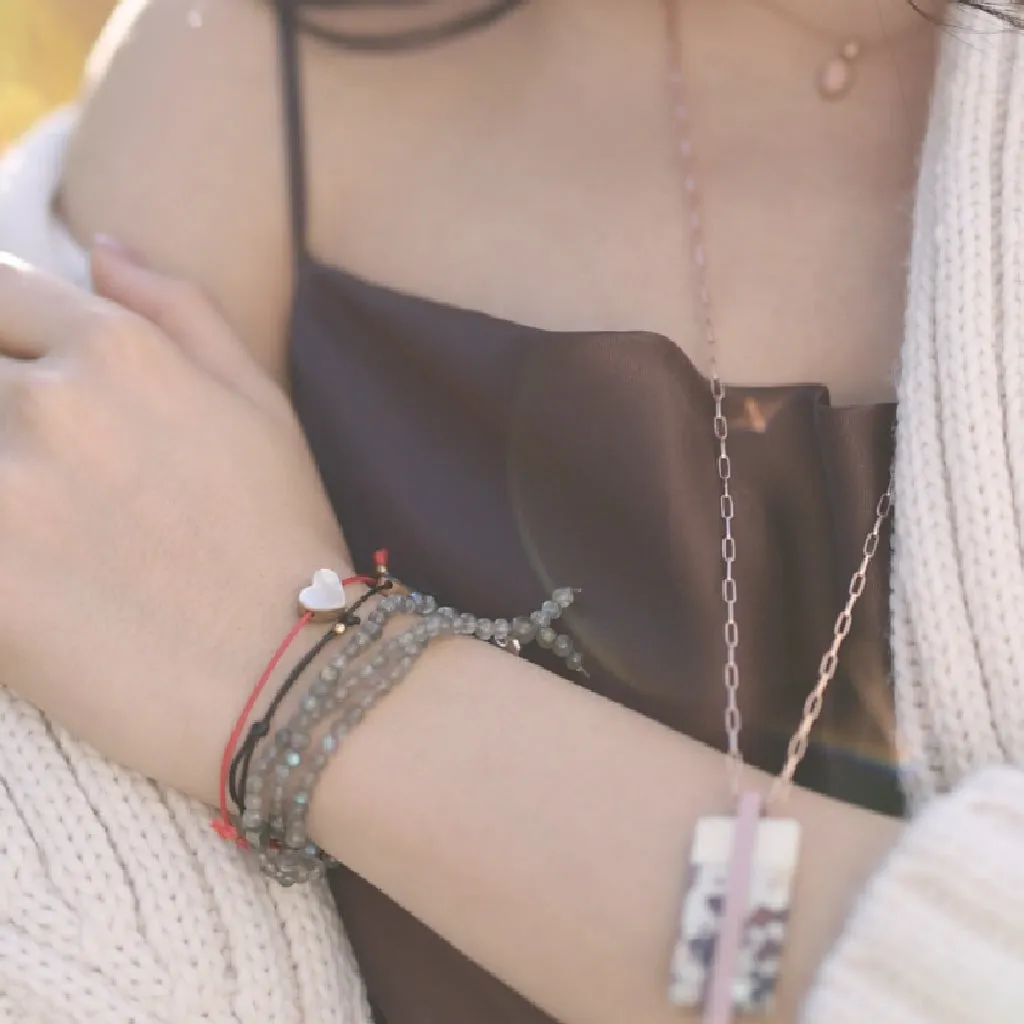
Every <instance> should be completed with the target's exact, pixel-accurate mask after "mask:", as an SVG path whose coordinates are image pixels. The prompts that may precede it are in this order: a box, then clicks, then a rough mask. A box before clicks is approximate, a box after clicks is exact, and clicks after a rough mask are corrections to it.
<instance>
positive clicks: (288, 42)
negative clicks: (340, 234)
mask: <svg viewBox="0 0 1024 1024" xmlns="http://www.w3.org/2000/svg"><path fill="white" fill-rule="evenodd" d="M275 4H276V7H277V24H278V32H277V35H278V43H279V46H280V51H281V52H280V63H281V102H282V108H283V113H284V128H285V144H286V146H287V158H288V166H287V170H288V199H289V204H290V207H291V219H292V245H293V248H294V253H293V255H294V258H295V264H296V267H298V266H299V264H301V262H302V261H303V260H304V259H305V257H306V254H307V248H306V129H305V119H304V118H303V116H302V67H301V64H300V61H299V46H298V26H297V24H296V17H295V9H294V3H293V0H275Z"/></svg>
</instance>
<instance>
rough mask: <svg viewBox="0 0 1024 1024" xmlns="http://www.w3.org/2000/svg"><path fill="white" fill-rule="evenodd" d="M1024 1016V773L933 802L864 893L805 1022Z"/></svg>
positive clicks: (940, 1021) (977, 782)
mask: <svg viewBox="0 0 1024 1024" xmlns="http://www.w3.org/2000/svg"><path fill="white" fill-rule="evenodd" d="M1022 1020H1024V772H1022V771H1019V770H1017V769H1013V768H990V769H986V770H984V771H981V772H978V773H977V774H975V775H974V776H972V777H971V778H969V779H968V780H967V781H966V782H964V783H963V784H962V785H961V786H960V787H959V789H957V790H956V791H955V792H954V793H952V794H951V795H949V796H945V797H942V798H940V799H938V800H936V801H934V802H933V803H932V804H930V805H929V806H928V807H927V808H926V809H925V810H924V811H923V812H922V813H921V814H920V816H919V817H918V818H916V819H915V820H914V821H913V822H912V823H911V824H910V825H909V826H908V828H907V830H906V832H905V834H904V836H903V838H902V840H901V842H900V844H899V845H898V847H897V848H896V850H895V851H894V853H893V854H892V855H891V857H890V858H889V860H888V862H887V864H886V865H885V866H884V867H883V868H882V870H881V871H880V872H879V873H878V874H877V875H876V877H875V878H874V880H873V881H872V882H871V884H870V885H869V886H868V888H867V890H866V891H865V892H864V893H863V894H862V896H861V897H860V900H859V902H858V904H857V906H856V907H855V909H854V911H853V913H852V915H851V917H850V919H849V922H848V924H847V927H846V929H845V931H844V934H843V936H842V937H841V939H840V941H839V943H838V945H837V946H836V948H835V950H834V951H833V953H832V955H831V956H830V957H829V959H828V961H827V962H826V963H825V965H824V967H823V968H822V970H821V972H820V975H819V977H818V979H817V983H816V985H815V987H814V989H813V991H812V992H811V995H810V997H809V999H808V1000H807V1002H806V1004H805V1007H804V1012H803V1015H802V1017H801V1021H802V1024H864V1021H871V1022H872V1024H954V1022H955V1024H968V1022H975V1021H986V1022H988V1024H1011V1022H1013V1024H1015V1022H1019V1021H1022Z"/></svg>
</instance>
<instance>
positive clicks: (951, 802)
mask: <svg viewBox="0 0 1024 1024" xmlns="http://www.w3.org/2000/svg"><path fill="white" fill-rule="evenodd" d="M73 119H74V114H73V112H64V113H61V114H58V115H57V116H56V117H54V118H51V119H50V120H49V121H47V122H45V123H44V124H42V125H40V126H39V128H37V129H36V130H35V131H34V132H33V133H32V134H31V135H30V136H29V137H28V138H27V139H26V140H25V141H24V142H23V143H22V144H21V145H20V146H19V147H18V148H17V149H16V150H15V151H13V152H12V153H11V154H9V155H8V156H7V157H6V158H5V160H4V161H3V162H2V163H0V247H3V248H5V249H9V250H11V251H14V252H15V253H17V254H18V255H20V256H22V257H24V258H26V259H28V260H30V261H32V262H34V263H36V264H38V265H40V266H42V267H44V268H47V269H49V270H51V271H54V272H56V273H59V274H62V275H64V276H66V277H68V278H70V279H71V280H75V281H77V282H79V283H81V284H83V285H85V284H87V283H88V275H87V270H86V263H85V259H84V256H83V254H82V253H81V251H80V250H78V249H77V247H76V246H75V245H74V243H73V242H72V241H71V240H70V238H69V237H68V236H67V234H66V233H65V232H64V230H63V228H62V227H61V225H60V224H59V223H57V222H56V221H55V219H54V218H53V216H52V215H51V212H50V208H51V202H50V201H51V199H52V196H53V194H54V190H55V187H56V183H57V181H58V179H59V175H60V166H61V159H62V155H63V149H64V144H65V142H66V139H67V135H68V133H69V132H70V130H71V128H72V126H73ZM898 433H899V436H898V445H897V467H896V489H897V506H896V521H895V552H894V554H895V557H894V566H893V601H892V641H893V654H894V670H895V683H896V696H897V711H898V720H899V726H900V730H901V735H902V739H903V743H904V747H905V750H904V756H905V760H906V767H907V785H908V790H909V791H910V793H911V795H912V797H913V798H914V805H915V808H916V809H917V812H918V813H917V815H916V817H915V818H914V820H913V822H912V823H911V824H910V825H909V827H908V828H907V829H906V831H905V833H904V837H903V839H902V841H901V843H900V845H899V847H898V848H897V849H896V851H895V852H894V853H893V855H892V856H891V858H890V860H889V862H888V863H887V865H886V866H885V867H884V868H883V869H882V870H881V871H880V872H879V873H878V875H877V876H876V877H875V879H874V880H873V881H872V883H871V884H870V885H869V887H868V888H867V890H866V891H865V892H864V893H863V894H862V896H861V898H860V899H859V901H858V904H857V906H856V907H855V908H853V912H852V914H851V916H850V919H849V923H848V926H847V928H846V930H845V933H844V934H843V936H842V937H841V939H840V941H839V942H838V944H837V946H836V948H835V949H834V950H833V951H832V954H831V955H830V957H829V958H828V960H827V962H826V963H825V965H824V967H823V968H822V971H821V972H820V975H819V978H818V980H817V983H816V985H815V988H814V990H813V992H812V993H811V995H810V997H809V998H808V1000H807V1003H806V1006H805V1008H804V1011H803V1015H802V1020H803V1021H804V1022H805V1024H865V1022H868V1021H870V1022H871V1024H945V1022H949V1024H953V1022H956V1024H982V1022H984V1024H1022V1022H1024V772H1022V771H1020V770H1019V769H1021V768H1024V629H1022V626H1024V540H1022V531H1024V34H1014V33H1011V32H1009V31H1003V30H1000V29H997V28H996V26H995V25H994V24H993V22H992V21H991V20H989V19H987V18H983V17H981V16H978V15H973V14H970V13H962V14H959V15H958V27H957V29H956V30H955V31H953V32H951V33H950V34H949V38H948V39H947V41H946V44H945V47H944V53H943V55H942V59H941V62H940V70H939V74H938V80H937V84H936V91H935V96H934V103H933V113H932V118H931V125H930V129H929V132H928V137H927V141H926V144H925V148H924V156H923V160H922V168H921V178H920V187H919V193H918V202H917V214H916V231H915V236H914V244H913V253H912V259H911V272H910V294H909V303H908V312H907V321H906V341H905V346H904V351H903V359H902V371H901V399H900V414H899V431H898ZM946 794H949V795H946ZM208 817H209V814H208V812H207V811H206V810H205V809H203V808H200V807H198V806H196V805H195V804H193V803H192V802H190V801H188V800H186V799H184V798H183V797H180V796H178V795H176V794H174V793H168V792H166V791H164V790H162V789H160V788H159V787H157V786H155V785H153V784H151V783H149V782H146V781H144V780H142V779H140V778H138V777H136V776H134V775H132V774H130V773H127V772H124V771H121V770H120V769H118V768H115V767H114V766H112V765H110V764H108V763H106V762H104V761H103V760H101V759H100V758H98V757H96V756H95V755H94V754H92V753H90V752H89V751H87V750H85V749H83V748H82V747H81V746H80V745H78V744H76V743H75V742H73V741H72V740H71V739H70V738H69V737H67V736H66V735H64V734H62V733H60V732H59V731H58V730H55V729H53V728H52V727H51V726H50V725H49V724H48V723H47V722H46V721H44V720H43V719H42V718H41V717H40V716H39V715H38V714H37V713H36V712H34V711H33V710H32V709H30V708H28V707H27V706H25V705H24V704H23V703H21V702H19V701H17V700H15V699H13V698H12V697H10V696H9V695H7V694H5V693H4V691H2V690H0V1021H10V1022H14V1021H17V1022H19V1024H44V1022H45V1024H55V1022H60V1024H65V1022H85V1021H89V1022H103V1024H121V1022H123V1024H128V1022H133V1024H191V1022H194V1021H210V1022H214V1024H219V1022H224V1024H229V1022H238V1024H285V1022H287V1024H366V1021H367V1019H368V1015H367V1010H366V1006H365V1003H364V999H363V994H362V988H361V985H360V982H359V978H358V974H357V972H356V968H355V965H354V963H353V961H352V957H351V952H350V950H349V947H348V945H347V943H346V941H345V938H344V935H343V932H342V930H341V925H340V923H339V922H338V920H337V917H336V915H335V914H334V911H333V908H332V906H331V904H330V900H329V896H328V894H327V893H326V891H325V889H324V888H323V887H320V886H313V887H308V888H300V889H291V890H281V889H279V888H277V887H276V886H274V885H272V884H267V883H265V882H264V881H263V880H262V879H261V878H259V876H258V875H257V874H256V872H255V871H254V870H253V867H252V864H251V863H250V862H249V860H248V859H247V858H246V857H245V856H244V855H243V854H241V853H239V852H238V851H236V850H234V849H233V848H230V847H228V846H226V845H225V844H223V843H222V842H220V841H219V840H218V839H216V838H215V837H214V835H213V833H212V831H211V830H210V829H209V827H208V824H207V820H208ZM808 841H811V842H813V837H808ZM666 955H667V954H666ZM481 1024H487V1022H481Z"/></svg>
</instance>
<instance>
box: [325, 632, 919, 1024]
mask: <svg viewBox="0 0 1024 1024" xmlns="http://www.w3.org/2000/svg"><path fill="white" fill-rule="evenodd" d="M681 685H684V681H683V680H681ZM763 781H764V777H763V776H760V775H759V774H758V773H756V772H751V773H750V782H751V783H752V784H757V785H760V784H762V783H763ZM728 806H729V801H728V791H727V788H726V785H725V764H724V760H723V758H722V756H721V755H720V754H718V753H716V752H714V751H712V750H710V749H708V748H707V747H704V746H702V745H701V744H698V743H696V742H694V741H693V740H690V739H688V738H686V737H684V736H680V735H678V734H676V733H674V732H672V731H671V730H669V729H667V728H664V727H662V726H660V725H657V724H655V723H653V722H651V721H649V720H647V719H645V718H643V717H642V716H640V715H637V714H634V713H632V712H630V711H626V710H624V709H623V708H621V707H618V706H616V705H614V704H612V703H610V702H608V701H606V700H604V699H602V698H599V697H595V696H594V695H592V694H590V693H589V692H587V691H584V690H582V689H580V688H578V687H575V686H573V685H571V684H569V683H566V682H564V681H562V680H561V679H559V678H557V677H555V676H553V675H551V674H549V673H547V672H544V671H542V670H540V669H538V668H536V667H533V666H531V665H529V664H528V663H525V662H522V661H518V660H515V659H512V658H509V657H508V656H506V655H503V654H501V653H500V652H496V651H494V650H492V649H489V648H487V647H485V646H484V645H482V644H477V643H473V642H471V641H462V640H456V641H451V642H446V643H444V644H441V645H439V646H438V647H437V649H436V650H433V651H431V652H428V654H427V656H426V657H425V658H424V660H423V662H422V663H421V665H420V667H418V668H417V670H416V671H415V672H414V673H413V674H412V676H411V677H410V678H409V680H408V681H407V682H406V683H405V684H403V686H402V687H401V688H400V689H399V690H398V691H397V692H395V693H394V694H393V695H391V696H390V697H388V698H387V700H386V701H384V702H383V703H382V705H381V706H380V707H379V708H378V709H377V710H375V711H374V713H373V715H372V716H371V717H370V719H369V720H368V721H367V723H366V725H365V726H364V727H363V728H362V729H360V730H357V732H356V733H355V735H354V736H353V737H352V739H351V740H350V741H349V745H348V746H347V747H346V748H343V750H342V752H341V754H340V755H339V756H338V758H337V760H336V761H335V762H334V763H333V764H332V765H331V766H330V767H329V769H328V771H327V774H326V775H325V777H324V779H323V782H322V784H321V786H320V788H319V791H318V793H317V795H316V797H315V799H314V802H313V808H312V814H313V816H312V825H313V829H314V833H315V835H316V837H317V838H318V840H319V841H320V842H321V843H322V844H323V845H325V846H326V847H327V848H328V849H330V850H331V851H332V852H335V853H336V854H337V855H339V856H340V857H341V858H342V859H343V860H344V861H345V862H346V863H347V864H349V865H350V866H351V867H352V868H353V869H355V870H356V871H358V872H359V873H360V874H362V875H364V876H365V877H366V878H367V879H368V880H369V881H371V882H372V883H373V884H374V885H376V886H378V887H379V888H381V889H382V890H384V891H385V892H386V893H387V894H388V895H389V896H391V897H392V898H394V899H395V900H397V901H398V902H399V903H400V904H402V905H403V906H404V907H406V908H407V909H408V910H410V911H411V912H412V913H413V914H415V915H416V916H417V917H418V918H420V919H421V920H422V921H424V922H425V923H427V924H428V925H430V926H431V927H432V928H434V929H435V930H436V931H438V932H439V933H440V934H442V935H443V936H445V938H447V939H448V940H449V941H451V942H452V943H453V944H455V945H456V946H457V947H458V948H460V949H461V950H463V951H464V952H465V953H467V954H468V955H469V956H471V957H472V958H473V959H474V960H476V961H478V962H479V963H481V964H482V965H483V966H485V967H487V968H488V969H489V970H491V971H492V972H493V973H494V974H496V975H497V976H499V977H500V978H502V980H504V981H506V982H507V983H508V984H510V985H511V986H512V987H513V988H515V989H517V990H518V991H520V992H521V993H523V994H524V995H526V996H527V997H528V998H529V999H531V1000H533V1001H534V1002H536V1003H537V1004H538V1005H540V1006H541V1007H542V1008H544V1009H545V1010H546V1011H547V1012H548V1013H550V1014H551V1015H552V1016H554V1017H555V1018H556V1019H558V1020H560V1021H564V1022H566V1024H604V1022H608V1024H620V1022H622V1021H631V1022H636V1024H660V1022H665V1024H670V1022H676V1024H678V1022H679V1020H680V1015H679V1013H678V1012H677V1011H676V1012H673V1011H672V1010H670V1008H669V1007H668V1005H667V1003H666V995H665V993H666V985H667V979H668V973H667V972H668V959H669V953H670V949H671V946H672V943H673V942H674V940H675V937H676V927H677V914H678V909H679V903H680V897H681V893H682V886H683V883H684V878H685V871H686V865H687V863H688V857H689V845H690V841H691V839H692V835H693V829H694V823H695V821H696V819H697V818H698V817H699V816H700V815H702V814H706V813H722V812H723V811H725V810H726V809H727V808H728ZM788 813H791V814H793V815H794V816H796V817H797V818H799V819H800V821H801V822H802V824H803V826H804V846H805V851H804V855H803V858H802V861H801V866H800V870H799V873H798V875H797V882H796V891H795V907H794V917H793V923H792V926H791V936H790V943H789V947H788V952H787V959H786V966H785V969H784V974H783V981H782V986H781V991H780V996H781V999H780V1002H779V1005H778V1008H777V1010H776V1014H775V1017H774V1019H775V1020H778V1021H792V1020H794V1019H795V1016H796V1007H797V1005H798V1004H799V1002H800V1000H801V998H802V996H803V995H804V993H805V992H806V990H807V988H808V985H809V983H810V980H811V977H812V973H813V972H814V970H815V969H816V967H817V965H818V964H819V962H820V961H821V959H822V956H823V955H824V953H825V952H826V951H827V949H828V948H829V946H830V945H831V944H832V942H833V940H834V939H835V937H836V935H837V934H838V933H839V931H840V929H841V927H842V922H843V919H844V918H845V916H846V914H847V912H848V910H849V907H850V904H851V901H852V899H853V897H854V895H855V894H856V893H857V892H858V891H859V890H860V889H861V888H862V887H863V885H864V883H865V881H866V879H867V877H868V875H869V874H870V873H871V872H872V871H873V870H874V869H875V867H876V866H877V865H878V863H879V861H880V859H881V858H882V856H883V855H884V854H885V852H886V851H887V850H888V849H889V848H890V846H891V845H892V843H893V842H894V840H895V838H896V836H897V833H898V829H899V825H898V824H897V823H895V822H893V821H890V820H887V819H884V818H880V817H877V816H875V815H872V814H868V813H866V812H864V811H860V810H856V809H854V808H851V807H847V806H844V805H841V804H838V803H835V802H833V801H830V800H827V799H824V798H822V797H819V796H816V795H813V794H810V793H806V792H800V791H797V792H796V793H795V794H794V795H793V797H792V800H791V803H790V805H789V807H788Z"/></svg>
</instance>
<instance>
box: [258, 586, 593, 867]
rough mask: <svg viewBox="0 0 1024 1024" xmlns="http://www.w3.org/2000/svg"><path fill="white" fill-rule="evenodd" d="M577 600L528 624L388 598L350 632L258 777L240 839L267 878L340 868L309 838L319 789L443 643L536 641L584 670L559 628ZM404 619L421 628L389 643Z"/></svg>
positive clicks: (553, 603)
mask: <svg viewBox="0 0 1024 1024" xmlns="http://www.w3.org/2000/svg"><path fill="white" fill-rule="evenodd" d="M574 600H575V591H573V590H571V589H570V588H560V589H559V590H556V591H555V592H554V593H553V594H552V595H551V598H550V599H549V600H547V601H545V602H544V603H543V604H542V605H541V607H540V609H538V610H537V611H535V612H533V613H532V614H531V615H530V616H528V617H520V618H515V619H513V620H512V621H511V622H510V621H508V620H506V619H495V620H490V619H486V618H478V617H477V616H474V615H470V614H468V613H460V612H457V611H455V610H454V609H452V608H438V607H437V602H436V600H435V599H434V598H432V597H430V596H429V595H423V594H419V593H410V594H394V593H392V594H388V595H387V596H386V597H383V598H381V599H380V600H379V603H378V605H377V607H376V608H375V609H374V610H373V611H372V612H370V613H369V614H368V615H367V616H366V617H365V619H364V621H363V622H361V623H360V624H359V625H358V626H356V627H354V628H351V629H349V630H348V631H346V633H345V636H344V642H343V645H342V647H341V650H340V651H339V652H338V653H337V654H335V655H334V656H333V657H331V659H330V660H329V661H328V663H327V665H326V666H325V667H324V668H322V669H321V670H320V671H319V672H318V674H317V678H316V680H315V681H314V682H313V684H312V685H311V687H310V688H309V690H308V692H307V693H306V694H305V695H304V696H303V698H302V699H301V701H300V703H299V706H298V709H297V710H296V711H295V712H294V713H293V714H292V716H291V717H290V718H289V720H288V721H287V723H286V724H285V725H284V727H283V728H281V729H278V730H277V732H276V733H275V734H274V736H273V737H272V738H268V740H267V741H266V746H265V749H263V750H261V751H260V752H259V755H258V756H257V758H256V759H255V761H254V763H253V766H252V768H251V770H250V772H249V775H248V779H247V782H246V787H245V793H244V806H243V813H242V816H241V831H242V835H243V836H244V838H245V841H246V842H247V843H248V845H249V846H250V847H251V848H252V849H254V850H255V851H256V852H257V855H258V859H259V865H260V869H261V870H262V871H263V872H264V873H265V874H266V875H268V876H269V877H271V878H273V879H275V880H276V881H278V882H279V883H281V884H282V885H293V884H297V883H301V882H305V881H309V880H311V879H314V878H317V877H319V876H320V875H322V874H323V872H324V870H325V869H326V868H327V867H330V866H331V865H332V864H333V863H334V862H333V861H332V859H331V858H330V857H329V856H327V855H326V854H325V853H324V852H323V851H322V850H321V849H320V848H319V847H318V846H317V845H316V844H315V843H313V842H311V841H310V840H309V838H308V833H307V829H306V818H307V815H308V810H309V803H310V799H311V795H312V792H313V789H314V787H315V786H316V784H317V782H318V780H319V777H320V775H321V773H322V772H323V770H324V768H325V767H326V765H327V763H328V761H329V760H330V758H331V757H332V756H333V755H334V754H335V753H336V752H337V750H338V749H339V747H340V745H341V743H342V742H343V740H344V739H345V737H347V736H348V734H349V733H350V732H351V731H352V730H353V729H354V728H355V727H356V726H357V725H358V724H359V723H360V722H361V721H362V720H363V719H364V718H365V716H366V714H367V713H368V712H369V711H370V710H371V709H372V708H373V707H374V706H375V705H376V704H377V703H379V702H380V701H381V700H382V699H383V698H384V697H385V696H386V695H387V694H388V693H390V692H391V691H392V690H393V689H394V688H395V687H396V686H398V684H399V683H401V682H402V681H403V680H404V679H405V677H406V676H407V675H408V674H409V672H410V671H411V670H412V668H413V666H414V665H415V663H416V662H417V660H418V659H419V657H420V656H421V655H422V653H423V652H424V650H426V648H427V647H428V646H429V644H430V643H432V642H433V641H434V640H436V639H439V638H441V637H446V636H465V637H475V638H477V639H479V640H483V641H486V642H488V643H491V644H493V645H495V646H497V647H499V648H502V649H504V650H507V651H509V652H511V653H513V654H518V653H519V652H520V650H521V648H522V647H523V646H525V645H527V644H530V643H534V642H536V643H537V644H538V645H539V646H541V647H543V648H546V649H550V650H551V651H552V652H553V653H554V654H555V655H556V656H558V657H560V658H562V659H564V660H565V662H566V665H567V666H568V667H569V668H570V669H571V670H573V671H576V672H582V671H583V659H582V656H581V655H580V654H579V653H578V652H576V650H575V648H574V646H573V642H572V639H571V638H570V637H569V636H568V635H565V634H562V635H559V634H558V633H557V632H556V631H555V630H554V629H553V628H552V623H553V622H554V621H555V620H556V619H558V618H559V617H560V616H561V615H562V614H563V612H564V611H565V610H566V609H567V608H569V607H570V606H571V605H572V603H573V601H574ZM397 615H414V616H417V617H418V618H419V620H420V621H418V622H416V623H415V624H414V625H413V626H411V627H410V628H408V629H406V630H405V631H404V632H402V633H401V634H399V635H398V636H396V637H393V638H388V639H384V638H383V634H384V629H385V626H386V625H387V623H388V622H389V621H390V620H391V619H392V618H394V617H395V616H397Z"/></svg>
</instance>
